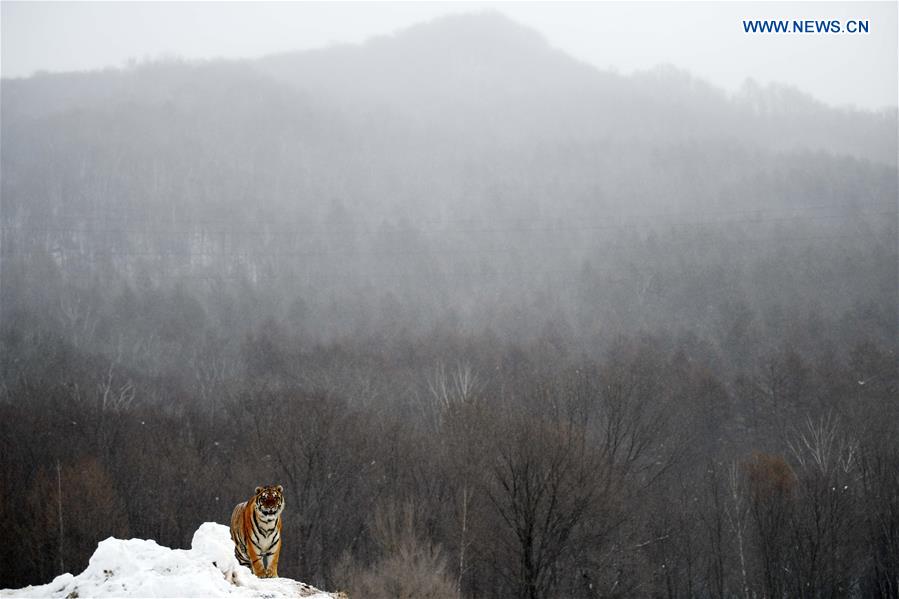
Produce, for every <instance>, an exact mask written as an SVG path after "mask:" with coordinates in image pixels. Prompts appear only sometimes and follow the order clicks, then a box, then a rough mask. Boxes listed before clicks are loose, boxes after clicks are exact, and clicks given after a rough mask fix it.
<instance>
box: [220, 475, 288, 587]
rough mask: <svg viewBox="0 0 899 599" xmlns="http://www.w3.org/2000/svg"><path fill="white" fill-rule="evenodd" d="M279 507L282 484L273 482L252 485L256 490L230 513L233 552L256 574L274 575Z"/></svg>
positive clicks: (278, 533) (276, 566)
mask: <svg viewBox="0 0 899 599" xmlns="http://www.w3.org/2000/svg"><path fill="white" fill-rule="evenodd" d="M283 509H284V488H283V487H281V485H276V486H267V487H256V494H255V495H253V497H252V498H251V499H250V500H249V501H244V502H243V503H238V504H237V505H236V506H235V507H234V511H233V512H232V513H231V540H232V541H234V555H235V556H236V557H237V561H238V562H240V564H241V565H243V566H247V567H248V568H250V569H251V570H252V571H253V574H255V575H256V576H258V577H259V578H276V577H277V576H278V557H279V556H280V555H281V511H282V510H283Z"/></svg>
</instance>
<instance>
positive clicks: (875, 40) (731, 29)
mask: <svg viewBox="0 0 899 599" xmlns="http://www.w3.org/2000/svg"><path fill="white" fill-rule="evenodd" d="M482 10H495V11H498V12H501V13H504V14H506V15H508V16H509V17H511V18H513V19H514V20H516V21H519V22H521V23H523V24H526V25H528V26H530V27H533V28H535V29H537V30H539V31H540V32H542V33H543V35H544V36H545V37H546V38H547V39H548V40H549V41H550V43H551V44H552V45H554V46H556V47H559V48H561V49H563V50H565V51H566V52H568V53H569V54H571V55H573V56H575V57H577V58H580V59H582V60H584V61H587V62H589V63H592V64H594V65H596V66H598V67H601V68H612V69H615V70H617V71H619V72H621V73H629V72H632V71H633V70H639V69H646V68H651V67H653V66H655V65H657V64H660V63H670V64H673V65H675V66H678V67H681V68H685V69H687V70H689V71H691V72H693V73H694V74H696V75H698V76H700V77H702V78H704V79H707V80H709V81H711V82H713V83H715V84H717V85H720V86H722V87H725V88H727V89H729V90H735V89H737V88H738V87H739V86H740V85H741V84H742V83H743V82H744V81H745V79H746V78H753V79H755V80H756V81H759V82H762V83H768V82H780V83H788V84H791V85H794V86H796V87H798V88H800V89H802V90H804V91H807V92H809V93H811V94H813V95H814V96H816V97H817V98H819V99H821V100H823V101H825V102H828V103H830V104H836V105H845V104H854V105H856V106H859V107H865V108H880V107H883V106H895V105H896V104H897V71H899V60H897V3H896V2H878V3H864V2H799V3H780V2H778V3H774V2H770V3H769V2H756V3H744V2H727V3H714V4H713V3H708V2H638V3H633V2H632V3H619V2H603V3H581V2H578V3H574V2H572V3H558V2H556V3H539V2H538V3H518V2H503V3H488V2H452V3H444V2H431V3H418V2H416V3H412V2H403V3H396V2H394V3H376V2H367V3H355V2H341V3H314V2H307V3H287V2H259V3H250V2H233V3H220V2H185V3H156V2H123V3H118V2H115V3H113V2H110V3H106V2H103V3H93V2H85V3H81V2H79V3H67V2H9V1H3V2H2V4H0V11H2V75H3V77H22V76H28V75H31V74H33V73H34V72H35V71H39V70H45V71H51V72H55V71H72V70H84V69H97V68H102V67H107V66H121V65H123V64H124V63H125V62H126V61H128V60H129V59H137V60H143V59H147V58H159V57H162V56H180V57H184V58H189V59H205V58H214V57H227V58H241V57H256V56H262V55H265V54H270V53H274V52H282V51H288V50H298V49H307V48H317V47H322V46H327V45H330V44H333V43H340V42H349V43H359V42H362V41H364V40H366V39H367V38H370V37H372V36H376V35H386V34H390V33H392V32H394V31H396V30H398V29H401V28H404V27H407V26H409V25H412V24H415V23H418V22H421V21H426V20H430V19H433V18H437V17H439V16H441V15H445V14H449V13H459V12H475V11H482ZM743 19H790V20H793V19H827V20H830V19H840V20H842V21H846V20H848V19H867V20H869V22H870V33H869V34H867V35H827V34H767V35H763V34H746V33H744V32H743V26H742V21H743Z"/></svg>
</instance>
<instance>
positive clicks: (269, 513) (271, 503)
mask: <svg viewBox="0 0 899 599" xmlns="http://www.w3.org/2000/svg"><path fill="white" fill-rule="evenodd" d="M283 509H284V487H282V486H281V485H269V486H267V487H256V510H257V511H258V512H259V513H260V514H261V515H262V516H265V517H266V518H271V517H273V516H277V515H279V514H280V513H281V510H283Z"/></svg>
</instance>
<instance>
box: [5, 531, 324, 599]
mask: <svg viewBox="0 0 899 599" xmlns="http://www.w3.org/2000/svg"><path fill="white" fill-rule="evenodd" d="M0 596H2V597H3V598H4V599H6V598H12V597H68V598H71V599H75V598H76V597H80V598H85V597H116V598H120V597H254V598H262V597H264V598H266V599H284V598H288V597H289V598H291V599H294V598H298V597H307V598H310V599H336V598H337V597H338V595H332V594H330V593H325V592H323V591H319V590H318V589H315V588H313V587H311V586H309V585H307V584H304V583H301V582H297V581H295V580H291V579H289V578H269V579H260V578H256V577H255V576H254V575H253V574H252V573H251V572H250V571H249V569H247V568H245V567H243V566H241V565H239V564H238V563H237V560H236V559H235V557H234V545H233V543H232V542H231V537H230V535H229V532H228V527H227V526H223V525H221V524H215V523H213V522H206V523H205V524H203V525H202V526H200V528H199V529H198V530H197V532H195V533H194V538H193V541H192V542H191V548H190V549H187V550H185V549H169V548H168V547H162V546H160V545H157V544H156V541H146V540H143V539H128V540H121V539H114V538H112V537H110V538H108V539H106V540H105V541H102V542H101V543H100V544H99V545H98V546H97V550H96V551H95V552H94V555H93V556H91V559H90V563H89V564H88V566H87V569H86V570H85V571H84V572H82V573H81V574H79V575H78V576H73V575H71V574H62V575H60V576H57V577H56V578H55V579H54V580H53V582H51V583H49V584H45V585H40V586H31V587H26V588H24V589H4V590H2V591H0Z"/></svg>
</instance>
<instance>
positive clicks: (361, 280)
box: [0, 13, 899, 599]
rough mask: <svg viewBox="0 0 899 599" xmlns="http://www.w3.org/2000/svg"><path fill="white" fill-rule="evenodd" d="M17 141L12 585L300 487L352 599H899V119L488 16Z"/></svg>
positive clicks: (174, 63)
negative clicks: (722, 85)
mask: <svg viewBox="0 0 899 599" xmlns="http://www.w3.org/2000/svg"><path fill="white" fill-rule="evenodd" d="M0 117H2V119H0V135H2V137H0V142H2V180H0V185H2V188H0V193H2V211H0V220H2V238H0V241H2V247H0V252H2V262H0V267H2V270H0V377H2V378H0V430H2V435H0V443H2V445H0V473H2V474H0V477H2V478H0V517H2V519H3V521H4V522H7V523H8V524H7V525H8V527H10V530H8V532H7V534H9V535H15V536H16V538H18V539H20V541H19V542H17V543H4V544H2V545H0V564H2V567H0V588H9V587H22V586H25V585H28V584H37V583H45V582H48V581H49V580H50V579H52V578H53V577H54V576H56V575H58V574H60V573H61V572H65V571H80V570H81V569H83V568H84V567H85V565H86V564H87V559H88V558H89V557H90V555H91V553H92V551H93V549H94V548H95V547H96V544H97V542H98V541H100V540H102V539H104V538H106V537H108V536H111V535H114V536H117V537H123V538H127V537H129V536H131V537H142V538H153V539H155V540H157V541H158V542H159V543H161V544H165V545H169V546H187V545H188V544H189V542H190V538H191V535H192V534H193V532H194V531H195V530H196V529H197V527H198V526H199V524H200V523H202V522H204V521H217V522H222V523H227V521H228V518H229V516H230V512H231V509H232V508H233V506H234V504H235V503H237V502H239V501H244V500H246V499H247V497H248V494H249V493H250V491H251V490H252V489H253V488H254V487H255V486H256V485H260V484H269V483H279V484H282V485H283V486H284V489H285V496H286V501H287V507H286V509H285V512H284V537H285V544H284V549H283V554H282V557H281V566H280V571H281V575H282V576H289V577H291V578H296V579H300V580H305V581H307V582H309V583H312V584H316V585H317V586H321V587H322V588H329V589H343V590H346V591H347V592H348V594H349V596H350V597H351V598H353V599H355V598H357V597H372V598H377V597H396V596H404V597H413V596H426V593H430V595H427V596H431V597H465V598H482V597H483V598H488V597H489V598H499V597H529V598H532V599H536V598H538V597H571V598H585V599H586V598H593V597H671V598H673V597H693V596H696V597H746V598H748V597H771V598H774V597H778V598H780V597H787V596H789V597H809V598H811V597H816V598H817V597H899V404H897V401H896V399H897V396H899V392H897V391H899V389H897V380H899V373H897V355H896V350H897V340H899V336H897V331H899V328H897V325H899V323H897V316H899V298H897V294H899V258H897V238H899V237H897V197H899V189H897V151H899V150H897V111H896V109H886V110H883V111H880V112H871V111H862V110H854V109H852V110H850V109H837V108H833V107H830V106H828V105H826V104H824V103H822V102H819V101H817V100H816V99H815V98H813V97H811V96H808V95H806V94H804V93H803V92H802V91H800V90H798V89H795V88H792V87H789V86H764V87H763V86H759V85H757V84H753V83H752V82H751V81H750V82H747V84H746V85H745V86H744V87H743V88H742V89H741V90H740V91H739V92H738V93H736V94H730V93H726V92H724V91H722V90H721V89H718V88H716V87H715V86H713V85H711V84H709V83H707V82H705V81H702V80H699V79H697V78H694V77H693V76H691V75H690V73H688V72H686V71H682V70H679V69H677V68H675V67H671V66H662V67H658V68H656V69H653V70H650V71H646V72H639V73H636V74H633V75H627V76H624V75H620V74H615V73H612V72H608V71H602V70H598V69H596V68H595V67H593V66H590V65H588V64H586V63H583V62H579V61H577V60H575V59H573V58H571V57H569V56H567V55H566V54H564V53H562V52H561V51H559V50H556V49H554V48H553V47H552V46H550V45H549V44H548V43H547V41H545V40H544V39H543V38H542V37H541V36H540V35H539V34H538V33H536V32H534V31H532V30H530V29H527V28H524V27H522V26H520V25H518V24H516V23H515V22H513V21H511V20H509V19H507V18H505V17H503V16H500V15H498V14H493V13H484V14H471V15H462V16H451V17H446V18H443V19H439V20H435V21H432V22H428V23H424V24H421V25H418V26H415V27H412V28H410V29H406V30H403V31H400V32H398V33H396V34H394V35H391V36H384V37H378V38H374V39H372V40H370V41H368V42H367V43H365V44H362V45H338V46H332V47H328V48H324V49H320V50H314V51H303V52H297V53H288V54H280V55H273V56H267V57H264V58H261V59H253V60H243V61H241V60H233V61H224V60H220V61H205V62H187V61H179V60H166V61H153V62H146V63H138V64H134V65H131V66H129V67H126V68H122V69H107V70H103V71H94V72H83V73H62V74H41V75H37V76H34V77H30V78H22V79H4V80H3V81H2V114H0ZM59 500H61V501H62V503H59ZM60 506H62V507H60ZM61 520H64V521H65V526H64V527H62V530H61V529H60V525H59V521H61ZM11 538H12V537H11Z"/></svg>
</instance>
